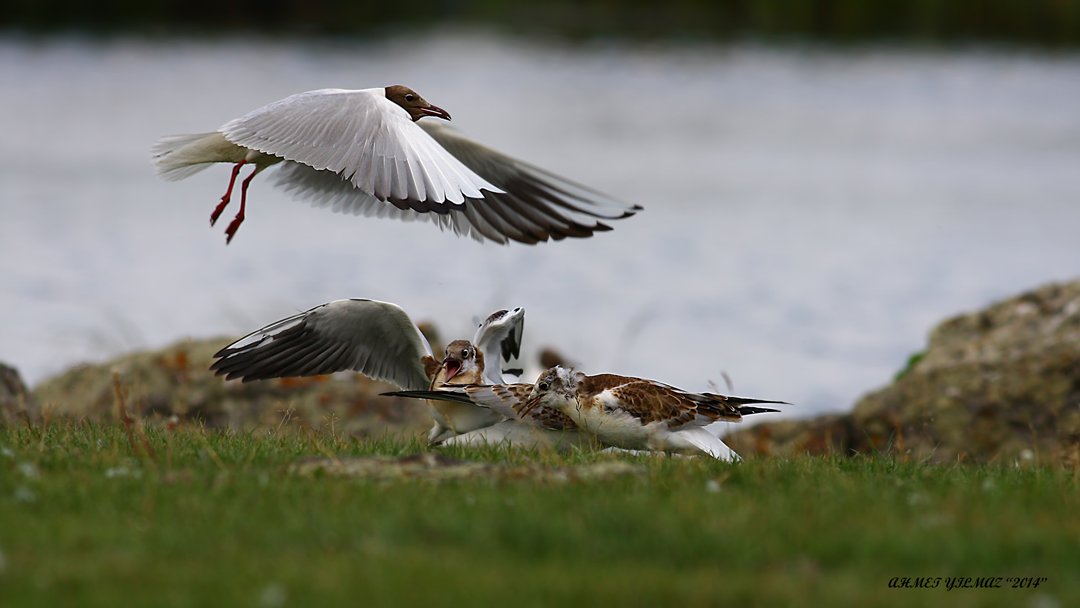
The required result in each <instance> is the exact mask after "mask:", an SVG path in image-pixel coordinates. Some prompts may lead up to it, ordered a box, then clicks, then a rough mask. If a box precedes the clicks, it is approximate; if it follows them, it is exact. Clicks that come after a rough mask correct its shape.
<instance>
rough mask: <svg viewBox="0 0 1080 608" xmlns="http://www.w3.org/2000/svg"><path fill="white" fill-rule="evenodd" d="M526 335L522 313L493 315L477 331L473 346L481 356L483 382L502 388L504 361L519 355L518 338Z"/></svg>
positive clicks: (506, 311)
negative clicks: (481, 353) (482, 358)
mask: <svg viewBox="0 0 1080 608" xmlns="http://www.w3.org/2000/svg"><path fill="white" fill-rule="evenodd" d="M524 332H525V309H524V308H521V307H518V308H515V309H514V310H500V311H498V312H495V313H492V314H491V315H490V316H489V317H488V318H487V319H485V320H484V322H483V323H481V324H480V327H478V328H477V329H476V335H475V336H473V340H472V343H473V344H474V345H475V346H476V347H477V348H479V349H480V351H481V352H483V353H484V379H485V380H487V381H488V383H489V384H502V383H503V382H504V380H503V377H502V364H503V361H504V360H505V361H510V360H511V359H513V358H515V357H519V356H520V355H521V336H522V334H523V333H524Z"/></svg>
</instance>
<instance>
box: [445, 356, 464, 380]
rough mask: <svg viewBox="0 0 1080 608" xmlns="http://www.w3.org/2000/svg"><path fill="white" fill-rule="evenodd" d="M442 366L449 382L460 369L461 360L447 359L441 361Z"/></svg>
mask: <svg viewBox="0 0 1080 608" xmlns="http://www.w3.org/2000/svg"><path fill="white" fill-rule="evenodd" d="M443 367H445V368H446V381H447V382H449V381H450V379H451V378H453V377H454V376H456V375H457V374H458V372H460V371H461V361H457V360H455V359H447V360H446V361H445V362H443Z"/></svg>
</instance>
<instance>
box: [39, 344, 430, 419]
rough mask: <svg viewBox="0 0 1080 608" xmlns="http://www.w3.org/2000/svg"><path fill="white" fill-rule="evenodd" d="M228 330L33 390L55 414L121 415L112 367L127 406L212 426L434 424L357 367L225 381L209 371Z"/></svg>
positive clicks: (419, 407)
mask: <svg viewBox="0 0 1080 608" xmlns="http://www.w3.org/2000/svg"><path fill="white" fill-rule="evenodd" d="M229 342H231V339H229V338H216V339H209V340H199V341H191V340H186V341H183V342H178V343H176V344H173V345H171V346H168V347H166V348H164V349H162V350H160V351H154V352H138V353H133V354H129V355H125V356H123V357H120V358H117V359H114V360H112V361H109V362H107V363H103V364H100V365H81V366H78V367H76V368H74V369H71V370H68V371H67V372H64V373H62V374H60V375H59V376H56V377H54V378H51V379H48V380H46V381H44V382H42V383H41V384H40V385H39V386H37V387H36V388H35V389H34V391H33V396H34V398H35V399H36V400H37V403H39V404H40V405H41V407H42V410H43V411H44V412H45V413H46V414H47V415H48V416H50V417H60V418H67V419H75V420H79V419H89V420H95V421H113V420H117V419H118V418H117V396H116V391H115V388H114V381H113V374H114V372H115V373H116V374H117V377H118V378H119V381H120V387H121V392H122V394H123V398H124V402H125V406H126V408H127V411H128V412H129V413H130V414H131V415H133V416H141V417H143V418H146V419H150V420H155V419H156V420H165V419H169V418H171V417H172V416H176V417H177V418H179V419H180V420H188V421H192V422H197V423H200V424H205V425H206V426H207V427H210V428H229V429H232V430H237V431H240V430H243V431H251V430H267V429H274V428H277V427H278V426H279V425H280V424H282V420H283V419H285V420H287V424H288V425H299V426H301V427H306V428H314V429H320V428H329V427H330V424H334V425H335V431H336V432H338V433H347V434H352V435H370V434H376V433H382V432H385V431H387V430H391V431H395V432H401V433H406V434H410V435H412V434H419V433H421V432H422V431H423V430H425V429H426V427H427V426H428V425H430V418H429V417H428V414H427V411H426V408H425V406H424V405H423V403H422V402H419V401H415V400H410V399H399V398H393V397H382V396H380V395H379V393H382V392H386V391H391V390H396V387H394V386H393V385H390V384H387V383H384V382H376V381H374V380H371V379H369V378H365V377H364V376H361V375H359V374H355V373H352V372H343V373H341V374H335V375H334V376H316V377H312V378H286V379H279V380H266V381H259V382H249V383H246V384H244V383H241V382H240V381H238V380H233V381H228V382H226V381H225V380H224V379H223V378H221V377H219V376H215V375H214V374H213V372H211V371H210V369H209V368H210V364H211V362H212V361H213V354H214V353H215V352H217V351H218V350H219V349H220V348H221V347H223V346H225V345H226V344H229Z"/></svg>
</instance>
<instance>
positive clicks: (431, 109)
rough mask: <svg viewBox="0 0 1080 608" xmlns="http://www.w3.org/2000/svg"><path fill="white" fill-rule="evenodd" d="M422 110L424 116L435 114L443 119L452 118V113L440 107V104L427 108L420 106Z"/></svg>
mask: <svg viewBox="0 0 1080 608" xmlns="http://www.w3.org/2000/svg"><path fill="white" fill-rule="evenodd" d="M420 112H421V113H422V114H423V115H424V116H434V117H435V118H441V119H443V120H450V113H449V112H447V111H446V110H444V109H442V108H440V107H439V106H430V105H429V106H428V107H426V108H420Z"/></svg>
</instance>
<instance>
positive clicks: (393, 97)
mask: <svg viewBox="0 0 1080 608" xmlns="http://www.w3.org/2000/svg"><path fill="white" fill-rule="evenodd" d="M386 98H387V99H389V100H390V101H392V102H394V103H396V104H397V105H399V106H401V107H402V108H404V109H405V111H406V112H408V113H409V116H410V117H412V119H413V121H417V120H420V119H421V118H423V117H425V116H434V117H436V118H441V119H443V120H450V113H449V112H447V111H446V110H444V109H442V108H440V107H438V106H433V105H431V104H430V103H428V102H427V100H425V99H424V98H423V97H421V96H420V95H419V94H418V93H417V92H416V91H414V90H412V89H410V88H409V87H405V86H401V85H400V84H395V85H394V86H390V87H386Z"/></svg>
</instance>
